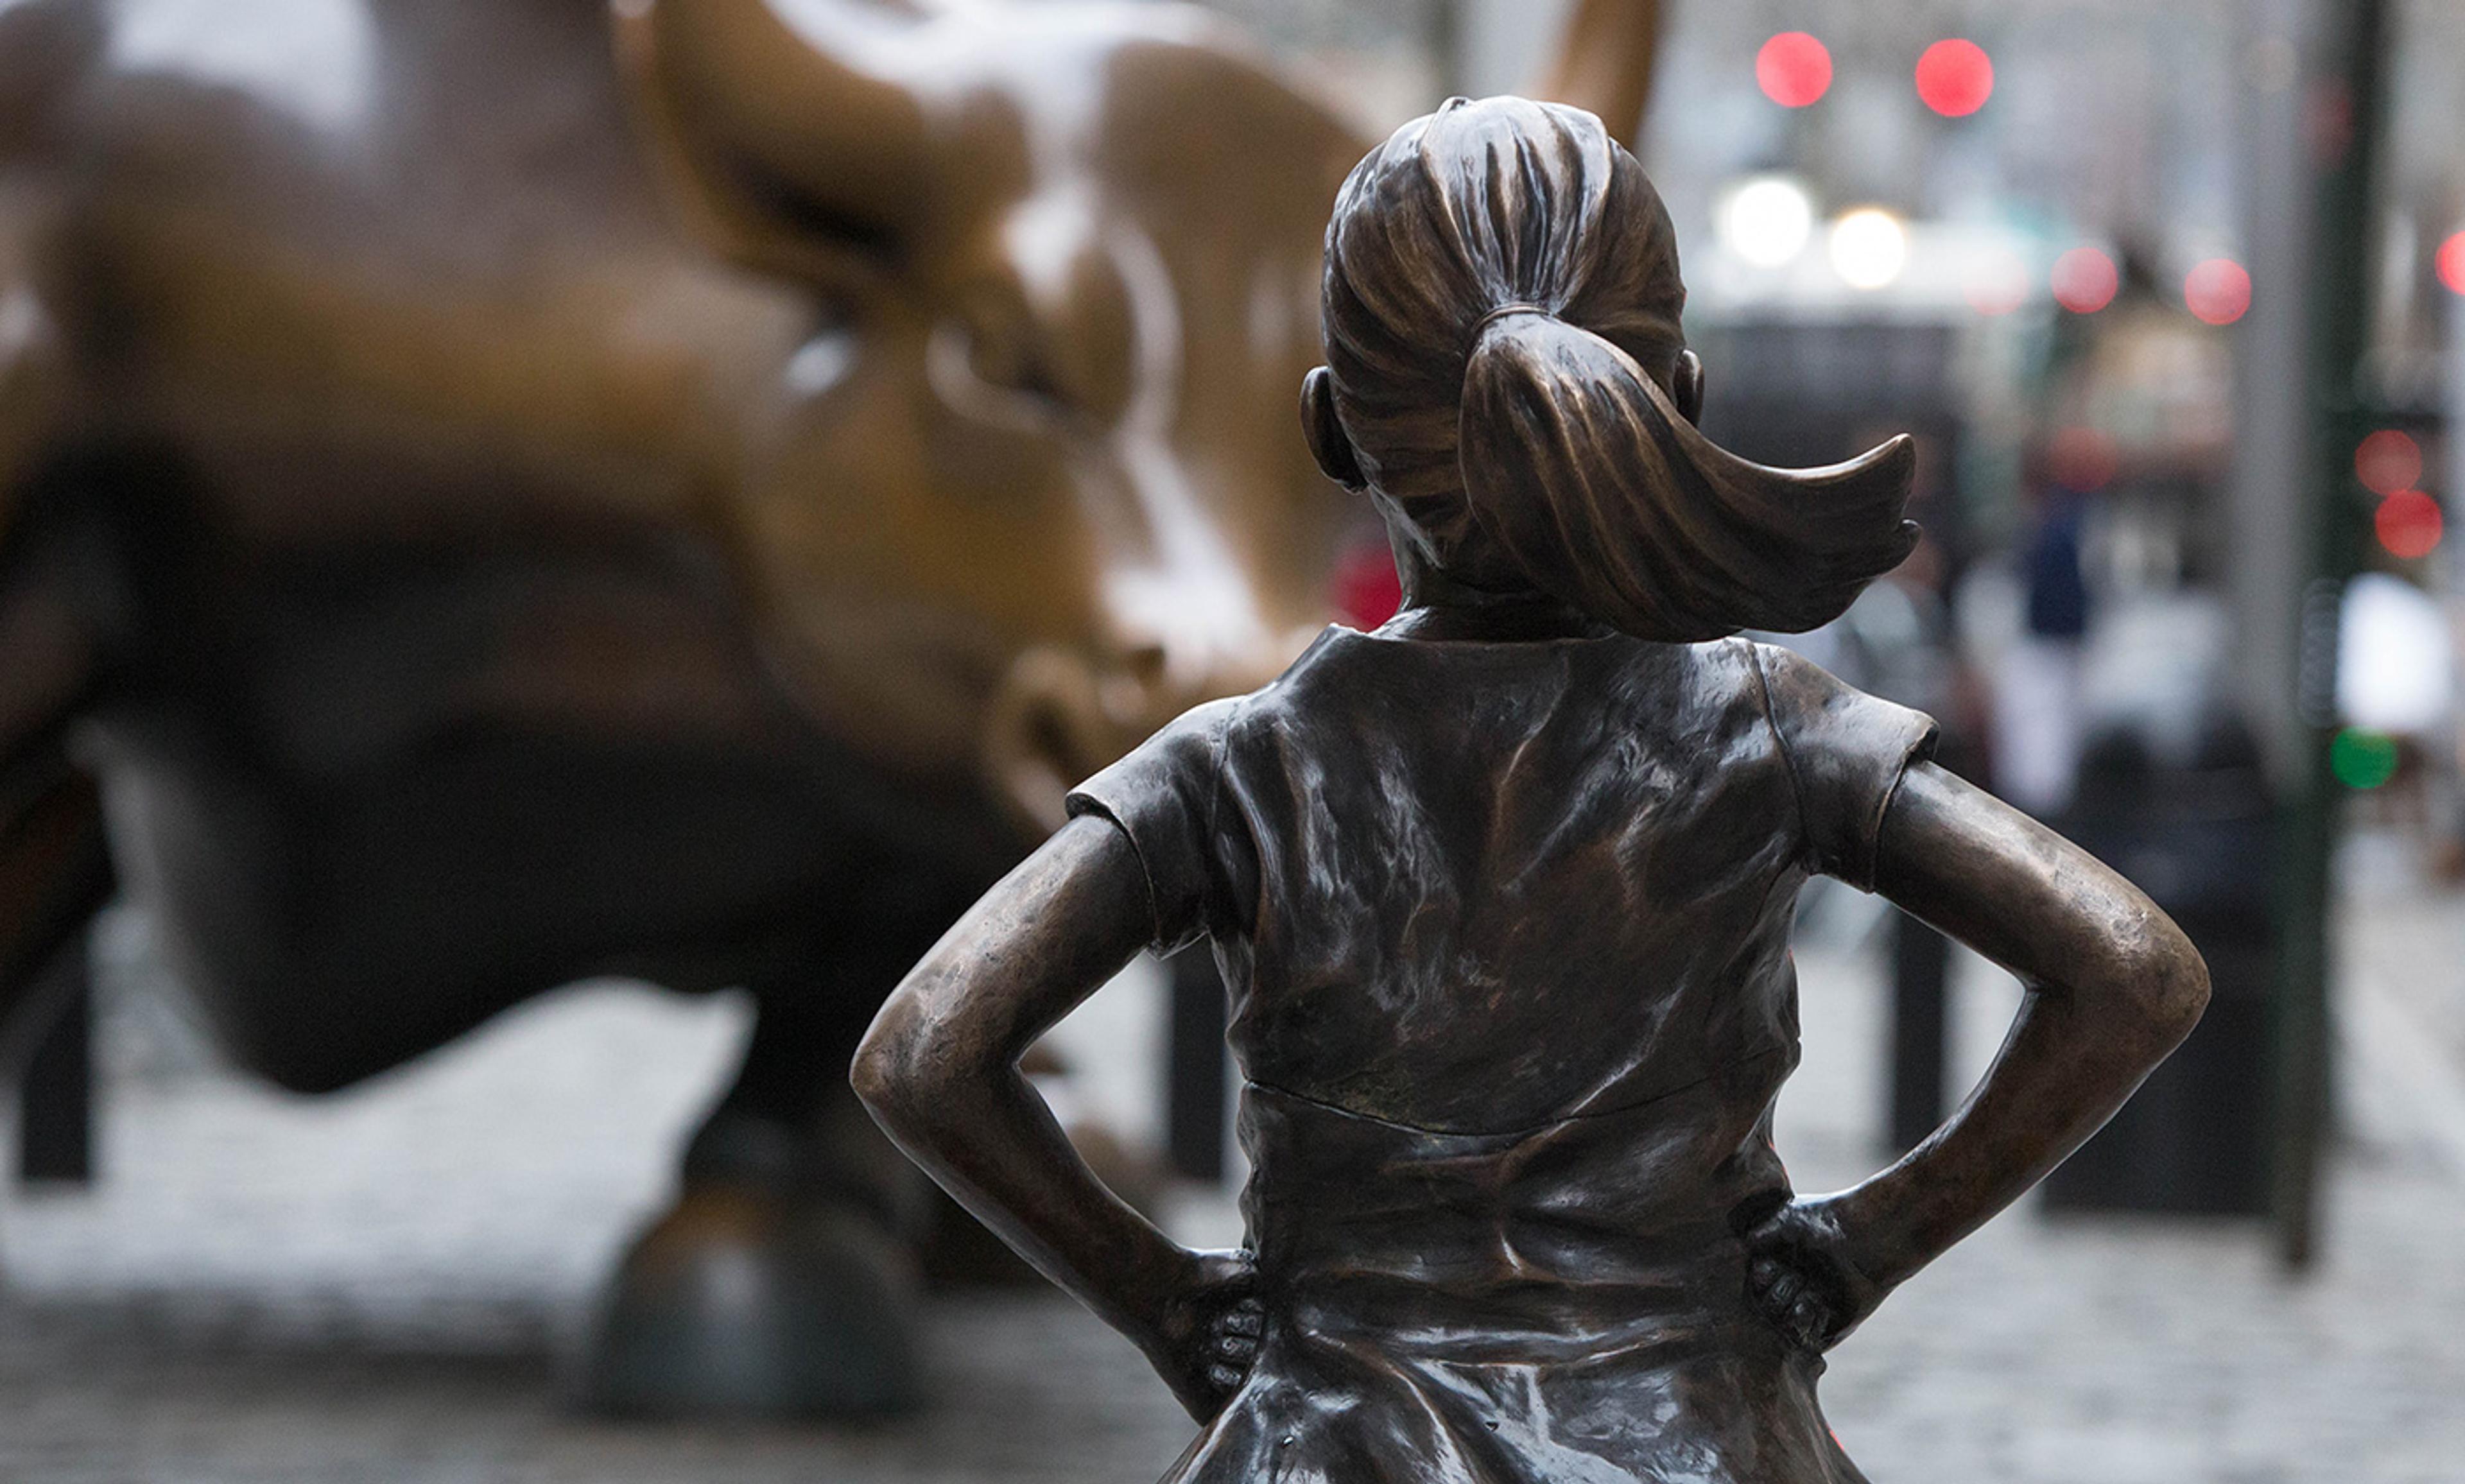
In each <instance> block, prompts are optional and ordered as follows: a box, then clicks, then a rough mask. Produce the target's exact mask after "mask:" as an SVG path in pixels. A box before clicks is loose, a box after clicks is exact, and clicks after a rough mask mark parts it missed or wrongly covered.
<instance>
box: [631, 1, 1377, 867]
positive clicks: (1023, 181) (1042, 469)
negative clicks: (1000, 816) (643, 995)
mask: <svg viewBox="0 0 2465 1484" xmlns="http://www.w3.org/2000/svg"><path fill="white" fill-rule="evenodd" d="M616 14H617V23H618V36H619V44H620V49H621V51H622V53H623V55H624V57H625V59H626V64H627V70H628V75H629V77H630V78H631V80H632V86H633V94H634V99H635V102H636V104H637V111H638V113H639V115H640V117H641V119H642V120H643V122H644V123H645V125H646V135H647V138H648V139H649V141H650V144H651V147H652V149H653V151H654V153H655V156H656V157H657V159H658V161H659V165H660V171H661V174H662V176H663V178H664V179H665V180H666V181H667V182H668V184H669V185H670V186H671V187H672V188H673V193H674V194H675V196H676V197H677V200H678V202H679V205H680V207H681V209H682V210H683V211H684V212H685V214H686V215H687V217H688V218H689V220H690V221H691V223H692V224H693V226H694V227H695V228H696V229H697V230H698V231H699V233H700V234H701V235H702V236H703V237H704V238H705V239H706V240H708V241H709V242H710V243H712V244H714V245H716V246H717V247H718V248H719V249H720V251H722V253H723V254H724V255H727V256H728V257H730V258H731V259H733V260H735V261H736V262H738V263H740V264H742V265H744V266H746V267H749V268H752V269H754V270H756V271H759V272H762V273H765V274H768V275H772V276H776V277H782V278H786V279H788V280H791V281H793V282H795V283H797V284H799V285H802V286H803V287H804V288H805V289H806V290H808V291H809V292H810V295H811V301H812V304H813V321H812V331H811V339H810V340H809V341H808V342H806V343H805V344H804V345H803V347H802V348H801V349H799V350H797V351H796V352H795V353H794V355H793V356H792V357H791V358H788V359H787V360H785V361H784V362H783V363H782V364H781V365H779V366H778V367H777V370H776V375H775V377H774V378H773V379H772V384H771V385H770V386H768V387H767V388H766V389H765V390H764V391H763V392H762V393H761V396H760V400H761V401H763V402H764V403H766V406H763V407H761V408H759V409H754V410H752V412H753V414H754V415H753V418H752V422H753V424H754V426H755V427H756V429H757V432H756V434H755V436H754V437H753V439H752V440H751V444H750V448H751V452H750V453H749V454H748V455H747V463H746V466H745V468H744V471H743V476H742V478H741V479H740V480H739V481H738V487H737V488H735V489H734V490H733V491H731V493H730V495H729V497H728V519H729V521H730V522H731V524H732V526H733V527H734V529H735V530H736V531H737V532H738V533H739V535H740V536H741V538H742V541H743V550H744V561H745V565H746V566H747V568H748V570H750V571H752V572H753V573H755V574H756V577H757V581H758V585H759V587H761V589H762V594H763V596H764V598H765V599H766V602H767V604H768V605H769V608H770V612H771V617H772V619H773V621H774V623H775V624H776V625H777V627H778V629H779V630H780V637H781V638H782V639H783V640H784V643H783V644H782V646H781V648H782V650H783V652H784V653H785V657H786V660H787V663H788V668H789V669H790V671H791V673H792V674H793V675H794V676H795V679H796V683H797V686H798V688H799V690H800V691H801V693H802V694H803V697H804V698H805V699H806V700H807V702H808V703H809V704H811V705H812V706H814V707H815V708H817V709H818V710H819V711H820V712H821V713H822V714H823V716H824V719H825V721H826V723H827V724H828V725H829V726H830V727H831V728H832V729H833V731H834V732H836V733H837V734H839V735H841V736H843V737H845V738H846V739H848V740H849V741H850V742H853V743H855V745H856V746H857V747H858V748H859V749H860V750H862V751H864V752H866V753H868V754H870V755H872V756H874V757H876V758H877V759H880V760H883V761H885V762H888V763H891V764H895V765H899V766H902V767H905V768H907V769H909V770H911V771H916V772H919V773H923V774H926V775H929V776H936V777H944V778H946V777H951V776H958V775H963V774H964V773H965V772H966V770H969V769H977V770H983V771H985V772H988V774H989V776H990V780H991V782H992V784H993V786H994V788H995V791H996V793H997V795H998V796H999V797H1001V798H1002V799H1003V800H1004V801H1005V802H1006V803H1008V804H1009V805H1010V806H1011V807H1012V808H1013V809H1014V810H1015V811H1016V812H1017V813H1018V814H1020V815H1021V816H1022V817H1023V818H1024V819H1026V820H1029V821H1033V822H1039V823H1046V824H1050V823H1052V822H1055V820H1056V819H1057V817H1058V812H1059V807H1060V797H1061V789H1062V787H1063V786H1065V785H1066V784H1067V783H1069V782H1071V781H1073V780H1075V779H1076V778H1077V776H1079V775H1080V774H1083V773H1085V772H1087V771H1091V770H1092V769H1094V768H1095V767H1097V766H1099V765H1101V764H1104V763H1105V762H1108V761H1109V760H1110V759H1111V758H1113V757H1114V756H1117V755H1118V753H1119V752H1120V751H1121V749H1122V748H1124V747H1125V746H1126V745H1128V744H1129V743H1131V742H1135V741H1136V740H1137V739H1138V738H1139V737H1140V736H1142V735H1144V732H1145V731H1147V730H1149V729H1151V728H1152V727H1153V726H1155V725H1156V724H1158V723H1160V722H1161V721H1163V720H1166V719H1167V718H1168V717H1169V716H1171V715H1172V714H1173V713H1174V712H1175V711H1176V710H1178V709H1180V708H1181V707H1183V706H1185V705H1188V704H1189V703H1191V702H1193V701H1195V700H1197V699H1199V698H1204V697H1206V696H1208V695H1212V694H1223V693H1226V692H1228V691H1231V690H1234V689H1240V688H1248V687H1250V686H1253V685H1255V684H1257V683H1259V682H1260V681H1262V680H1263V679H1264V678H1266V677H1267V676H1271V675H1272V674H1273V673H1274V672H1275V670H1276V669H1277V667H1278V666H1279V665H1280V664H1282V663H1283V662H1284V661H1285V660H1287V659H1289V658H1290V657H1291V655H1292V654H1293V653H1295V651H1296V650H1297V648H1298V645H1299V642H1300V641H1301V639H1302V638H1303V637H1305V636H1306V635H1307V634H1308V633H1309V632H1310V631H1314V630H1315V629H1316V628H1317V627H1318V626H1319V624H1320V623H1321V622H1322V621H1323V617H1324V614H1325V612H1326V601H1327V600H1326V589H1327V568H1328V564H1329V559H1330V556H1331V554H1332V551H1333V549H1334V547H1335V545H1336V542H1337V536H1338V531H1337V526H1338V523H1339V522H1340V521H1343V520H1344V519H1345V510H1344V502H1343V500H1342V499H1341V498H1340V497H1339V495H1338V494H1337V492H1335V491H1334V489H1333V487H1332V486H1330V485H1329V484H1327V482H1326V481H1325V480H1324V478H1323V477H1322V476H1321V475H1320V474H1319V473H1318V472H1317V470H1316V469H1315V467H1314V466H1313V465H1312V463H1311V461H1310V459H1309V456H1308V454H1307V452H1306V451H1305V449H1304V448H1303V446H1302V442H1301V439H1300V438H1299V435H1298V425H1297V422H1296V418H1295V413H1294V393H1295V388H1298V387H1299V385H1300V380H1301V377H1302V374H1303V373H1304V372H1305V371H1306V370H1307V369H1308V368H1309V367H1310V366H1311V365H1315V364H1316V363H1317V361H1318V358H1319V349H1318V345H1319V341H1318V327H1317V320H1318V315H1317V302H1318V275H1319V255H1320V243H1321V233H1322V232H1323V230H1324V225H1325V221H1326V217H1327V211H1328V209H1329V207H1330V204H1331V203H1332V201H1333V198H1334V193H1335V189H1336V187H1337V186H1338V184H1339V183H1340V182H1341V180H1342V178H1343V174H1344V171H1345V170H1346V169H1347V168H1349V166H1351V164H1352V162H1353V161H1354V160H1356V159H1357V158H1358V157H1359V156H1360V154H1361V152H1362V150H1363V149H1364V147H1365V144H1364V142H1363V141H1362V140H1360V139H1359V138H1358V137H1356V136H1355V134H1354V133H1353V132H1352V131H1351V130H1350V129H1349V128H1348V127H1346V126H1345V125H1344V123H1343V122H1340V121H1339V119H1338V118H1337V117H1336V116H1335V115H1334V113H1332V112H1331V111H1330V110H1329V109H1328V108H1327V107H1325V106H1324V105H1322V104H1321V103H1319V102H1317V101H1314V100H1311V99H1310V98H1308V97H1307V96H1305V95H1304V94H1303V93H1301V92H1300V91H1299V90H1297V89H1296V88H1295V87H1294V86H1293V85H1291V84H1290V83H1289V82H1287V81H1285V80H1283V79H1282V78H1279V77H1278V76H1277V73H1276V72H1275V70H1274V69H1273V68H1272V67H1271V66H1270V65H1268V64H1267V63H1266V62H1265V61H1263V60H1262V59H1261V58H1260V57H1258V56H1256V55H1254V54H1253V53H1251V52H1249V51H1248V50H1246V49H1244V48H1242V47H1241V46H1239V45H1238V44H1237V43H1236V42H1235V41H1233V38H1232V37H1230V36H1229V35H1228V33H1226V32H1225V31H1224V29H1223V28H1222V27H1221V26H1220V25H1218V24H1216V23H1214V22H1212V21H1210V19H1209V18H1208V17H1206V16H1205V15H1204V14H1203V12H1199V11H1190V10H1184V9H1177V8H1172V7H1165V6H1128V5H1112V6H1104V7H1097V6H1063V5H1038V6H1018V7H1001V6H990V5H988V6H971V7H968V8H966V9H965V10H961V9H958V8H957V7H956V6H955V5H953V6H948V7H944V6H941V5H932V4H927V3H924V0H916V3H902V0H801V3H800V0H617V8H616Z"/></svg>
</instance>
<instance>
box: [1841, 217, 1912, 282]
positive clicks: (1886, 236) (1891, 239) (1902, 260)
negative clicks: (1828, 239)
mask: <svg viewBox="0 0 2465 1484" xmlns="http://www.w3.org/2000/svg"><path fill="white" fill-rule="evenodd" d="M1908 265H1909V233H1908V229H1907V228H1905V227H1903V226H1901V225H1900V219H1899V217H1897V216H1894V215H1893V214H1892V213H1891V212H1889V211H1886V210H1883V209H1882V208H1880V207H1873V206H1865V207H1859V208H1858V209H1857V210H1854V211H1851V212H1850V213H1848V214H1847V215H1845V216H1843V217H1841V218H1840V219H1839V220H1838V221H1836V222H1833V223H1832V272H1834V273H1836V274H1838V275H1840V281H1842V282H1843V283H1846V284H1848V285H1849V286H1850V287H1851V288H1853V289H1880V288H1889V287H1890V286H1891V285H1892V283H1893V282H1894V281H1895V280H1896V279H1898V278H1899V276H1900V270H1901V269H1903V268H1906V267H1907V266H1908Z"/></svg>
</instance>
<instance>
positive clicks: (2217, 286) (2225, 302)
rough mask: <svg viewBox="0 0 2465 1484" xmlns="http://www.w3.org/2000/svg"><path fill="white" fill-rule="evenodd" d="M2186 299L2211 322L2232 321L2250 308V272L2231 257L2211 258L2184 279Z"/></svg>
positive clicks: (2187, 302) (2184, 300)
mask: <svg viewBox="0 0 2465 1484" xmlns="http://www.w3.org/2000/svg"><path fill="white" fill-rule="evenodd" d="M2183 302H2184V303H2185V305H2187V307H2188V308H2189V309H2190V311H2191V313H2192V314H2193V315H2194V316H2195V317H2197V318H2198V319H2200V320H2201V321H2204V322H2206V323H2209V324H2232V323H2233V322H2234V321H2236V320H2239V319H2241V318H2242V317H2243V315H2244V314H2245V313H2246V312H2247V311H2249V310H2250V308H2251V274H2250V273H2249V272H2248V271H2247V270H2245V269H2244V267H2243V266H2242V264H2240V263H2237V262H2235V261H2234V260H2233V259H2232V258H2230V257H2211V258H2210V259H2209V260H2208V261H2207V262H2204V263H2202V264H2200V265H2199V266H2198V267H2195V268H2193V269H2192V270H2191V272H2190V274H2189V276H2188V277H2186V278H2184V280H2183Z"/></svg>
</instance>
